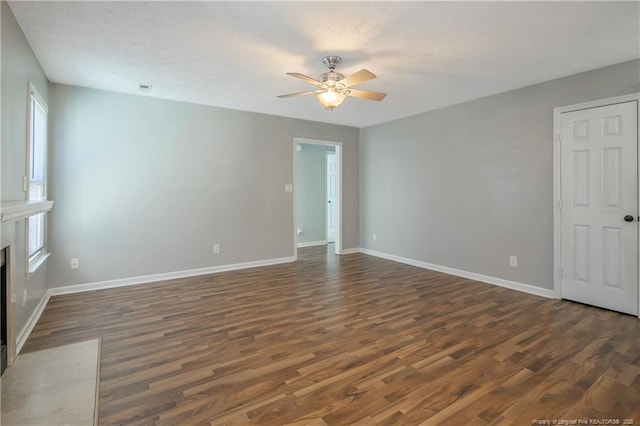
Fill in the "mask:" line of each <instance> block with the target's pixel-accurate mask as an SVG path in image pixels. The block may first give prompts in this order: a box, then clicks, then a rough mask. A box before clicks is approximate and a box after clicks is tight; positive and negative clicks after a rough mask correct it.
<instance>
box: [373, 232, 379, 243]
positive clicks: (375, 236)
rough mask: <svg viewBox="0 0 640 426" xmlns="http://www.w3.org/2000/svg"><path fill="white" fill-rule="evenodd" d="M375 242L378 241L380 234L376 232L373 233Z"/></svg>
mask: <svg viewBox="0 0 640 426" xmlns="http://www.w3.org/2000/svg"><path fill="white" fill-rule="evenodd" d="M373 241H378V234H376V233H375V232H374V233H373Z"/></svg>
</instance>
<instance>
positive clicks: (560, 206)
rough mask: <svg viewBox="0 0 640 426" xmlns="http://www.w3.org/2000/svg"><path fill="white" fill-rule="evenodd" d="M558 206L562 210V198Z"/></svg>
mask: <svg viewBox="0 0 640 426" xmlns="http://www.w3.org/2000/svg"><path fill="white" fill-rule="evenodd" d="M558 208H559V209H560V210H562V200H558Z"/></svg>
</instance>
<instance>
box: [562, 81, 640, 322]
mask: <svg viewBox="0 0 640 426" xmlns="http://www.w3.org/2000/svg"><path fill="white" fill-rule="evenodd" d="M633 101H635V102H637V103H638V108H637V112H638V118H637V120H638V121H637V125H638V126H640V93H632V94H629V95H623V96H615V97H612V98H606V99H600V100H596V101H589V102H582V103H579V104H573V105H566V106H561V107H557V108H554V109H553V291H554V295H555V298H556V299H561V298H562V296H561V286H562V208H561V202H562V182H561V179H560V176H561V171H562V158H561V149H560V148H561V146H560V143H561V141H560V133H561V131H562V121H561V120H562V114H564V113H567V112H573V111H580V110H583V109H590V108H599V107H603V106H607V105H615V104H621V103H625V102H633ZM638 135H639V136H638V139H639V140H638V144H639V146H638V159H637V160H638V170H639V172H638V191H639V192H640V133H638ZM639 199H640V197H639ZM637 208H640V206H638V207H637ZM636 213H638V214H640V210H639V211H636ZM638 229H640V224H639V225H638ZM638 237H639V238H638V250H639V252H640V235H639V236H638ZM638 267H639V268H640V260H639V261H638ZM639 273H640V270H639ZM638 276H639V277H640V274H639V275H638ZM639 290H640V289H639ZM637 303H638V308H639V309H638V318H640V291H638V300H637Z"/></svg>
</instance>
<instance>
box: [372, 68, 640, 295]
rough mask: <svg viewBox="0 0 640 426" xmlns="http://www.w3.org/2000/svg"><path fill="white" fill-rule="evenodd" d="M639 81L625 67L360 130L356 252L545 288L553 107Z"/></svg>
mask: <svg viewBox="0 0 640 426" xmlns="http://www.w3.org/2000/svg"><path fill="white" fill-rule="evenodd" d="M639 75H640V68H639V62H638V61H637V60H636V61H631V62H626V63H621V64H617V65H613V66H610V67H606V68H601V69H597V70H593V71H589V72H585V73H581V74H577V75H573V76H570V77H566V78H561V79H557V80H553V81H549V82H545V83H541V84H536V85H533V86H529V87H525V88H522V89H517V90H513V91H509V92H505V93H501V94H498V95H495V96H490V97H486V98H483V99H479V100H475V101H471V102H467V103H463V104H460V105H455V106H452V107H449V108H443V109H440V110H436V111H432V112H427V113H423V114H419V115H416V116H412V117H408V118H404V119H400V120H396V121H392V122H389V123H385V124H381V125H377V126H372V127H368V128H365V129H362V130H361V132H360V184H361V186H360V191H361V201H360V209H361V220H360V226H361V228H360V236H361V239H360V244H361V247H364V248H368V249H371V250H376V251H380V252H384V253H389V254H394V255H397V256H403V257H407V258H411V259H415V260H419V261H423V262H428V263H432V264H436V265H440V266H448V267H452V268H456V269H461V270H464V271H470V272H475V273H479V274H484V275H488V276H492V277H497V278H503V279H508V280H512V281H516V282H520V283H524V284H530V285H535V286H539V287H542V288H547V289H550V288H552V287H553V209H552V204H553V170H552V165H553V147H552V133H553V108H554V107H558V106H563V105H570V104H575V103H579V102H584V101H590V100H596V99H602V98H608V97H612V96H617V95H623V94H628V93H633V92H637V91H638V90H640V85H639V82H638V79H639ZM373 233H377V241H373V239H372V234H373ZM510 255H516V256H518V267H517V268H512V267H510V266H509V256H510Z"/></svg>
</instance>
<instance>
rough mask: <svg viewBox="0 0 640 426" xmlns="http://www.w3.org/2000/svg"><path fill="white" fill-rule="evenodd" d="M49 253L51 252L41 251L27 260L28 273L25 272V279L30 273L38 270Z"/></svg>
mask: <svg viewBox="0 0 640 426" xmlns="http://www.w3.org/2000/svg"><path fill="white" fill-rule="evenodd" d="M50 255H51V253H49V252H43V253H40V254H39V255H37V256H36V257H34V258H33V259H31V260H29V273H28V274H27V279H29V278H30V277H31V275H33V274H34V273H35V272H36V271H37V270H38V268H39V267H40V266H41V265H42V264H43V263H44V262H45V260H47V259H48V258H49V256H50Z"/></svg>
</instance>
